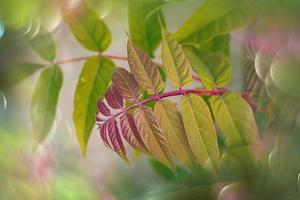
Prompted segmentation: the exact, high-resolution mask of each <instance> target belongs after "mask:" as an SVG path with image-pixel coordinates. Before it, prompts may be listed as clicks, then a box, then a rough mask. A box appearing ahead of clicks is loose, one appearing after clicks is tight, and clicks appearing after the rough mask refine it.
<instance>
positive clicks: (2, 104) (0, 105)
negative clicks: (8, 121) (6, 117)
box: [0, 90, 7, 113]
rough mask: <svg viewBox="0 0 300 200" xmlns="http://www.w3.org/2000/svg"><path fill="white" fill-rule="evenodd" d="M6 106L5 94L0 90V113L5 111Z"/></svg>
mask: <svg viewBox="0 0 300 200" xmlns="http://www.w3.org/2000/svg"><path fill="white" fill-rule="evenodd" d="M6 108H7V100H6V97H5V94H4V93H3V92H2V91H1V90H0V113H2V112H5V110H6Z"/></svg>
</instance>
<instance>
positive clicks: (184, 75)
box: [161, 28, 192, 88]
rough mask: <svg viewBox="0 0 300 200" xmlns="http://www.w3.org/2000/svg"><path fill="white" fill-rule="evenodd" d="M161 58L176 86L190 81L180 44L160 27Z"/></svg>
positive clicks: (189, 73)
mask: <svg viewBox="0 0 300 200" xmlns="http://www.w3.org/2000/svg"><path fill="white" fill-rule="evenodd" d="M161 51H162V59H163V63H164V69H165V71H166V73H167V75H168V77H169V78H170V79H171V81H172V83H173V85H174V86H175V87H176V88H180V87H182V86H184V85H186V84H188V83H190V82H191V81H192V74H191V71H190V64H189V62H188V60H187V58H186V57H185V55H184V52H183V50H182V49H181V46H179V44H178V43H177V41H176V40H175V39H174V38H173V36H172V35H171V34H170V33H168V32H167V30H165V28H162V49H161Z"/></svg>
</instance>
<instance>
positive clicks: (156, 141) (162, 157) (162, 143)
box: [134, 106, 175, 169]
mask: <svg viewBox="0 0 300 200" xmlns="http://www.w3.org/2000/svg"><path fill="white" fill-rule="evenodd" d="M134 121H135V123H136V125H137V128H138V130H139V132H140V133H141V136H142V138H143V141H144V143H145V145H146V146H147V148H148V150H149V152H150V154H151V155H152V156H153V157H155V158H156V159H157V160H159V161H160V162H161V163H163V164H164V165H166V166H167V167H169V168H170V169H174V168H175V166H174V163H173V161H172V154H171V151H170V148H169V144H168V143H167V140H166V136H165V135H164V134H163V132H162V129H161V127H160V126H159V124H158V122H157V120H156V118H155V116H154V113H153V111H152V110H151V108H149V107H144V106H142V107H139V108H137V109H136V110H135V111H134Z"/></svg>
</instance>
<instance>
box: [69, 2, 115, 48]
mask: <svg viewBox="0 0 300 200" xmlns="http://www.w3.org/2000/svg"><path fill="white" fill-rule="evenodd" d="M64 18H65V21H66V22H67V24H68V25H69V27H70V29H71V31H72V33H73V35H74V36H75V38H76V39H77V40H78V41H79V42H80V44H81V45H83V46H84V47H85V48H87V49H89V50H91V51H96V52H103V51H105V50H106V49H107V48H108V46H109V45H110V43H111V33H110V31H109V29H108V27H107V26H106V24H105V23H104V22H103V21H102V20H101V19H100V17H99V16H98V14H97V13H96V12H94V11H93V10H91V9H90V8H88V7H87V6H85V4H82V6H80V7H79V8H76V9H75V10H71V11H65V17H64Z"/></svg>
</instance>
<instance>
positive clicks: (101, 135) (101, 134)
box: [99, 123, 112, 149]
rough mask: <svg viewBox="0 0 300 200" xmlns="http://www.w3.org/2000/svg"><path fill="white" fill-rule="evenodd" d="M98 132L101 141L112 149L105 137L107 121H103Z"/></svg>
mask: <svg viewBox="0 0 300 200" xmlns="http://www.w3.org/2000/svg"><path fill="white" fill-rule="evenodd" d="M99 132H100V137H101V139H102V141H103V143H104V144H105V146H106V147H110V148H111V149H112V147H111V145H110V144H109V142H108V139H107V123H103V124H102V125H100V127H99Z"/></svg>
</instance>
